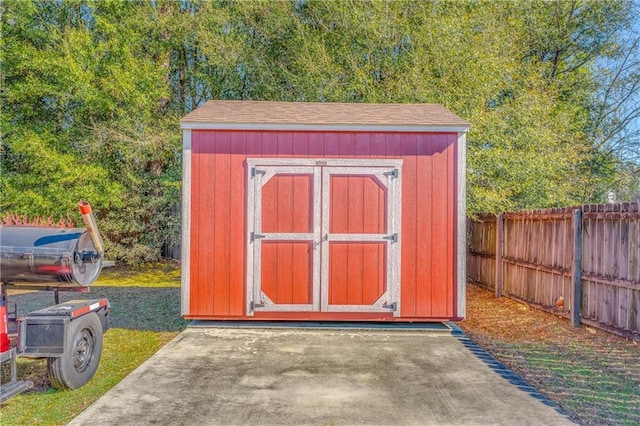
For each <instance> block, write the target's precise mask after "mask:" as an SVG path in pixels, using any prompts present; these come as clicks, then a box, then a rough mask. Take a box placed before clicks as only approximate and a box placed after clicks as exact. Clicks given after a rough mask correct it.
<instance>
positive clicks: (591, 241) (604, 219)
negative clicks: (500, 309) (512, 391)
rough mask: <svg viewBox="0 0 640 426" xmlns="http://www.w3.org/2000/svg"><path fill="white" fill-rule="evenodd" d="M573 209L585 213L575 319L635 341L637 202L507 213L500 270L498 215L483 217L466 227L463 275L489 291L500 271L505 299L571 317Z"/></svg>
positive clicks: (639, 290) (639, 286) (639, 307)
mask: <svg viewBox="0 0 640 426" xmlns="http://www.w3.org/2000/svg"><path fill="white" fill-rule="evenodd" d="M576 209H579V210H581V212H582V220H581V221H580V222H581V225H582V229H581V242H580V243H579V245H578V250H579V255H580V256H578V257H579V258H581V259H580V268H579V269H580V274H581V281H580V284H581V285H580V294H579V296H577V297H579V301H578V302H579V303H578V304H577V305H576V307H579V308H580V312H578V314H579V315H580V317H579V318H580V319H581V321H582V322H584V323H587V324H589V325H592V326H596V327H600V328H602V329H603V330H607V331H610V332H615V333H617V334H621V335H623V336H627V337H633V338H636V339H639V340H640V330H639V325H640V211H639V210H640V208H639V203H624V204H611V205H604V204H599V205H584V206H580V207H575V208H563V209H549V210H535V211H523V212H509V213H504V214H503V215H502V217H503V235H502V252H503V253H502V254H503V257H502V262H501V263H502V265H496V250H497V247H498V246H497V243H496V226H497V221H496V217H495V215H486V214H485V215H480V216H478V218H476V219H474V220H469V222H468V223H469V256H468V264H467V266H468V275H469V277H470V279H471V281H473V282H475V283H477V284H479V285H481V286H483V287H485V288H487V289H490V290H493V289H495V283H496V280H497V275H498V272H499V271H500V270H501V271H502V275H503V277H502V279H503V289H502V291H503V293H504V294H505V295H506V296H509V297H512V298H515V299H518V300H523V301H526V302H527V303H530V304H531V305H532V306H536V307H539V308H541V309H544V310H546V311H549V312H554V313H556V314H558V315H562V316H565V317H569V316H570V315H571V310H572V307H573V306H574V304H573V301H572V300H571V294H572V288H573V284H572V274H571V270H572V266H573V265H572V263H573V259H574V240H573V225H572V223H573V222H572V216H573V213H572V212H573V211H574V210H576ZM560 298H562V299H563V303H562V304H561V306H558V305H557V304H556V302H558V300H559V299H560ZM573 309H575V310H577V309H576V308H573Z"/></svg>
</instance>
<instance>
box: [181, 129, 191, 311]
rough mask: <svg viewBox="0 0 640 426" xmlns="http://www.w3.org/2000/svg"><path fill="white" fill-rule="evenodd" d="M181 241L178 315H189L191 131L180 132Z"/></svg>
mask: <svg viewBox="0 0 640 426" xmlns="http://www.w3.org/2000/svg"><path fill="white" fill-rule="evenodd" d="M181 232H182V239H181V240H182V241H181V247H180V251H181V256H180V257H181V262H180V263H181V265H180V269H181V274H180V275H181V280H180V281H181V286H180V299H181V302H180V313H181V314H182V315H188V314H189V309H190V306H189V298H190V282H191V280H190V278H191V277H190V270H191V265H190V263H189V262H190V260H191V253H190V240H191V130H188V129H185V130H183V131H182V229H181Z"/></svg>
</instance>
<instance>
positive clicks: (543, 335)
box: [458, 285, 640, 425]
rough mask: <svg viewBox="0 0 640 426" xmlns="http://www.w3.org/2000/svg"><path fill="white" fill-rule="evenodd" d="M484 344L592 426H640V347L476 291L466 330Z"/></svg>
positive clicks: (469, 289)
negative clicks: (625, 425) (602, 425)
mask: <svg viewBox="0 0 640 426" xmlns="http://www.w3.org/2000/svg"><path fill="white" fill-rule="evenodd" d="M458 325H459V326H460V327H461V328H462V329H463V330H464V331H465V333H466V334H467V335H468V336H469V337H470V338H471V339H472V340H473V341H474V342H476V343H477V344H478V345H480V346H482V347H483V348H484V349H485V350H487V351H488V352H489V353H490V354H492V355H493V356H494V357H495V358H496V359H498V360H499V361H500V362H502V363H503V364H504V365H506V366H508V367H509V368H510V369H512V370H513V371H514V372H515V373H516V374H518V375H519V376H520V377H521V378H522V379H524V380H525V381H526V382H527V383H529V384H530V385H532V386H533V387H535V388H536V389H537V390H538V391H539V392H540V393H542V394H543V395H544V396H546V397H547V398H548V399H550V400H551V401H553V402H555V403H557V404H558V405H559V406H560V407H561V408H562V410H563V411H564V412H566V413H567V414H568V415H569V416H570V417H572V418H573V419H574V420H575V421H576V422H578V423H580V424H585V425H600V424H607V425H611V424H629V425H638V424H640V345H639V344H638V342H637V341H633V340H629V339H625V338H622V337H618V336H616V335H613V334H609V333H606V332H603V331H600V330H596V329H594V328H591V327H587V326H582V327H580V328H574V327H572V326H571V324H570V322H569V321H568V320H567V319H565V318H563V317H560V316H557V315H553V314H549V313H546V312H543V311H540V310H538V309H535V308H532V307H529V306H527V305H525V304H523V303H520V302H517V301H514V300H511V299H508V298H506V297H502V298H500V299H496V298H495V296H494V294H493V293H492V292H489V291H486V290H484V289H481V288H479V287H477V286H475V285H469V286H468V287H467V318H466V319H465V320H464V321H462V322H460V323H459V324H458Z"/></svg>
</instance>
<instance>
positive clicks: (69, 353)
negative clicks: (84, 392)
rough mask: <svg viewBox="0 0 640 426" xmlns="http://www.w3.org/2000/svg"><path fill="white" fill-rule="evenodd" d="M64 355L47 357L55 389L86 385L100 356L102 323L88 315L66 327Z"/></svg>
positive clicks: (91, 314) (92, 313)
mask: <svg viewBox="0 0 640 426" xmlns="http://www.w3.org/2000/svg"><path fill="white" fill-rule="evenodd" d="M65 337H66V339H65V340H66V341H65V345H64V353H63V354H62V356H60V357H57V358H47V369H48V372H49V380H51V384H52V385H53V387H55V388H56V389H60V390H66V389H77V388H79V387H81V386H83V385H85V384H86V383H87V382H89V380H91V378H92V377H93V375H94V374H95V372H96V370H97V369H98V364H100V355H101V354H102V324H101V323H100V319H99V318H98V315H96V314H95V313H94V312H90V313H88V314H86V315H83V316H81V317H80V318H77V319H75V320H73V321H71V323H70V324H69V328H67V333H66V336H65Z"/></svg>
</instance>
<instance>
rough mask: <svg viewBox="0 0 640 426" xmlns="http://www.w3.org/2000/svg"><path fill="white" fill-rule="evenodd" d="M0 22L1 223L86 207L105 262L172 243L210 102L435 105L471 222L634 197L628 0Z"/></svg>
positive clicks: (111, 1) (116, 3)
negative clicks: (457, 151) (463, 170)
mask: <svg viewBox="0 0 640 426" xmlns="http://www.w3.org/2000/svg"><path fill="white" fill-rule="evenodd" d="M0 7H1V8H2V45H1V53H0V54H1V57H0V60H1V72H2V97H1V100H2V119H1V121H0V131H1V135H2V175H1V177H0V189H1V191H2V201H1V210H3V211H12V212H18V213H28V214H31V215H36V214H37V215H53V216H57V215H67V214H68V213H69V212H71V211H74V205H75V203H76V202H77V200H79V199H87V200H88V201H90V202H92V203H93V205H94V207H95V209H96V210H97V212H98V218H99V221H100V225H101V227H102V229H103V232H104V234H105V237H106V240H107V242H108V250H109V255H110V257H112V258H117V259H122V260H125V261H129V262H133V261H141V260H154V259H156V258H157V257H158V256H159V254H160V249H161V246H162V244H163V243H164V242H165V241H168V240H174V241H175V240H177V235H178V233H179V218H178V214H177V211H178V210H179V209H177V208H176V206H177V204H178V203H179V192H180V191H179V190H180V148H181V146H180V140H181V134H180V130H179V123H178V122H179V119H180V118H181V117H182V116H183V115H184V114H186V113H187V112H189V111H191V110H192V109H194V108H195V107H197V106H198V105H201V104H202V103H203V102H205V101H206V100H209V99H255V100H258V99H259V100H286V101H310V102H316V101H329V102H338V101H339V102H395V103H405V102H428V103H441V104H443V105H445V106H446V107H447V108H449V109H450V110H452V111H454V112H455V113H457V114H458V115H460V116H461V117H463V118H465V119H466V120H468V121H469V122H470V123H471V125H472V127H471V131H470V133H469V135H468V142H469V150H468V166H469V167H468V189H469V200H468V205H469V210H470V212H478V211H498V210H512V209H520V208H532V207H550V206H560V205H568V204H577V203H585V202H601V201H605V200H606V196H607V194H611V193H615V194H617V195H618V197H625V196H631V195H633V194H634V191H635V190H637V187H638V170H637V169H638V160H639V157H638V151H639V149H638V145H639V143H638V139H637V133H636V134H635V136H636V139H633V137H632V136H634V135H633V134H631V133H633V131H637V127H636V128H634V127H633V123H637V121H635V120H636V119H637V117H638V115H639V114H640V106H639V100H638V92H639V91H640V88H639V87H638V86H639V84H640V83H639V82H640V74H639V69H640V68H639V66H638V59H639V58H640V46H639V45H638V39H639V36H638V23H637V22H634V19H637V18H634V17H636V16H638V15H637V12H638V10H636V9H637V5H636V4H635V3H633V2H627V1H609V2H600V1H557V2H546V1H545V2H542V1H533V2H461V1H451V2H444V1H397V2H388V1H387V2H382V1H375V2H360V1H351V0H343V1H328V0H327V1H307V0H297V1H281V2H257V1H256V2H248V1H247V2H234V1H190V0H184V1H179V2H177V1H163V0H159V1H154V2H133V1H131V2H128V1H120V0H100V1H95V0H69V1H64V0H61V1H56V2H53V1H49V0H41V1H37V0H29V1H28V0H5V1H4V2H3V3H2V5H1V6H0ZM634 25H635V27H634ZM634 185H635V186H634Z"/></svg>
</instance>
